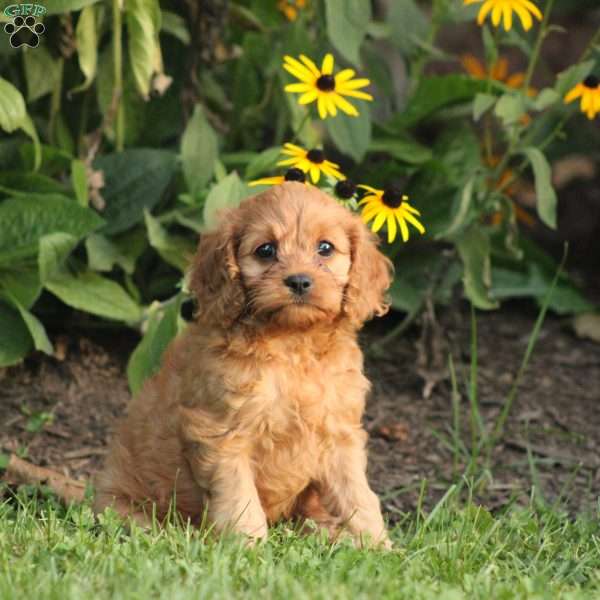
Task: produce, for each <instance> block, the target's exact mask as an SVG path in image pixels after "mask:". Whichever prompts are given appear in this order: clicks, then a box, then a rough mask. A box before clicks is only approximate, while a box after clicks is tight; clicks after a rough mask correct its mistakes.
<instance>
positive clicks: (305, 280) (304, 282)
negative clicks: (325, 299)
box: [283, 273, 313, 296]
mask: <svg viewBox="0 0 600 600" xmlns="http://www.w3.org/2000/svg"><path fill="white" fill-rule="evenodd" d="M283 283H285V285H286V286H287V287H289V288H290V290H292V292H294V294H295V295H296V296H304V295H305V294H307V293H308V292H309V291H310V289H311V288H312V286H313V280H312V278H311V277H309V276H308V275H306V274H305V273H297V274H296V275H289V276H288V277H286V278H285V279H284V280H283Z"/></svg>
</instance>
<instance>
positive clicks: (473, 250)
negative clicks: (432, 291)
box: [456, 226, 499, 310]
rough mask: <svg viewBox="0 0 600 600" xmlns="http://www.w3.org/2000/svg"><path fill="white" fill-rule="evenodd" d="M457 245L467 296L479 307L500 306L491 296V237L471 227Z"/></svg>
mask: <svg viewBox="0 0 600 600" xmlns="http://www.w3.org/2000/svg"><path fill="white" fill-rule="evenodd" d="M456 247H457V249H458V253H459V255H460V258H461V260H462V262H463V265H464V275H463V284H464V287H465V294H466V296H467V298H469V300H470V301H471V302H472V303H473V305H474V306H476V307H477V308H481V309H484V310H490V309H493V308H498V306H499V305H498V302H496V301H495V300H493V299H492V298H491V296H490V288H491V284H492V281H491V261H490V239H489V237H488V236H487V235H486V234H485V233H484V232H483V231H482V230H481V229H480V228H479V227H476V226H474V227H471V228H470V229H468V230H467V231H465V232H463V233H462V234H461V236H460V237H459V238H458V239H457V240H456Z"/></svg>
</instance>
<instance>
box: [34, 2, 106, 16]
mask: <svg viewBox="0 0 600 600" xmlns="http://www.w3.org/2000/svg"><path fill="white" fill-rule="evenodd" d="M96 2H98V0H46V1H45V2H44V6H45V7H46V11H47V14H48V15H61V14H65V13H68V12H74V11H77V10H81V9H82V8H83V7H84V6H89V5H90V4H95V3H96Z"/></svg>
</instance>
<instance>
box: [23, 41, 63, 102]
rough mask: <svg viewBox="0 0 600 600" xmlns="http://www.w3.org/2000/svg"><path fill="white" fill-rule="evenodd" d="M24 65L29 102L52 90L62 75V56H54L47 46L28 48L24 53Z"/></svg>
mask: <svg viewBox="0 0 600 600" xmlns="http://www.w3.org/2000/svg"><path fill="white" fill-rule="evenodd" d="M23 66H24V69H25V80H26V82H27V101H28V102H33V101H34V100H37V99H38V98H41V97H42V96H45V95H46V94H49V93H50V92H52V90H53V89H54V88H55V87H56V85H57V84H58V82H59V81H60V78H61V75H62V67H61V64H60V58H53V57H52V56H51V54H50V52H48V50H47V49H46V47H45V46H40V47H39V48H35V49H27V51H26V52H24V53H23Z"/></svg>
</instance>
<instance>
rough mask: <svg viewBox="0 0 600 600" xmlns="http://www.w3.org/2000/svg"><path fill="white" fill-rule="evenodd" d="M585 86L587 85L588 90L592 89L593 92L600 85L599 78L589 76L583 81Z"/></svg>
mask: <svg viewBox="0 0 600 600" xmlns="http://www.w3.org/2000/svg"><path fill="white" fill-rule="evenodd" d="M583 85H585V87H586V88H590V90H593V89H595V88H597V87H598V86H599V85H600V79H598V77H596V76H595V75H588V76H587V77H586V78H585V79H584V80H583Z"/></svg>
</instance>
